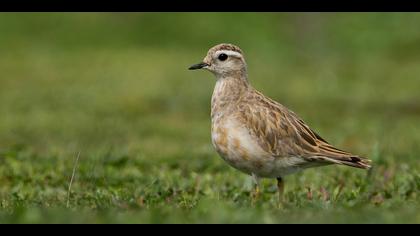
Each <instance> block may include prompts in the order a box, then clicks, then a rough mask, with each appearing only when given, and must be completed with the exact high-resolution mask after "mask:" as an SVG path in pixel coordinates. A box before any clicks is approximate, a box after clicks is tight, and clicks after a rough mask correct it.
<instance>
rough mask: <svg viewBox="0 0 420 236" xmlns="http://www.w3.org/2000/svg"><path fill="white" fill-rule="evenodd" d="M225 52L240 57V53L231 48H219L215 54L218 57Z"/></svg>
mask: <svg viewBox="0 0 420 236" xmlns="http://www.w3.org/2000/svg"><path fill="white" fill-rule="evenodd" d="M222 53H224V54H226V55H228V56H233V57H239V58H241V57H242V54H240V53H239V52H235V51H231V50H219V51H217V52H216V56H217V57H218V56H219V55H220V54H222Z"/></svg>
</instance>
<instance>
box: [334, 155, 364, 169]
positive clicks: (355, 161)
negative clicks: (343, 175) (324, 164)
mask: <svg viewBox="0 0 420 236" xmlns="http://www.w3.org/2000/svg"><path fill="white" fill-rule="evenodd" d="M326 160H328V161H330V162H332V163H335V164H339V165H346V166H351V167H356V168H360V169H370V168H372V165H371V163H372V161H371V160H369V159H367V158H364V157H358V156H348V157H340V158H336V157H326Z"/></svg>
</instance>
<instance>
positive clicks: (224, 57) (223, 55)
mask: <svg viewBox="0 0 420 236" xmlns="http://www.w3.org/2000/svg"><path fill="white" fill-rule="evenodd" d="M218 58H219V60H221V61H224V60H226V59H227V58H228V55H226V54H224V53H222V54H220V55H219V57H218Z"/></svg>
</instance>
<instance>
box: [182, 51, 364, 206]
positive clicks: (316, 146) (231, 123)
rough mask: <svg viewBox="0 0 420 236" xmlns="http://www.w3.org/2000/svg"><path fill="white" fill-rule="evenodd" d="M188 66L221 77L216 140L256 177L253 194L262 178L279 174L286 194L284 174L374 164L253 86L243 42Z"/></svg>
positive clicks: (232, 161) (214, 110) (214, 104)
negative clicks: (336, 143) (332, 141)
mask: <svg viewBox="0 0 420 236" xmlns="http://www.w3.org/2000/svg"><path fill="white" fill-rule="evenodd" d="M188 69H189V70H197V69H204V70H207V71H210V72H211V73H213V74H214V76H215V77H216V84H215V87H214V90H213V95H212V98H211V140H212V144H213V146H214V148H215V150H216V151H217V153H218V154H219V155H220V156H221V158H222V159H223V160H224V161H226V162H227V163H228V164H229V165H230V166H232V167H234V168H235V169H237V170H239V171H241V172H243V173H245V174H248V175H250V176H252V179H253V181H254V184H255V185H254V187H255V188H254V193H253V196H256V197H257V196H258V195H259V193H260V190H259V189H260V188H259V181H260V179H261V178H271V179H276V180H277V188H278V193H279V197H280V198H282V196H283V192H284V186H285V184H284V177H285V176H287V175H290V174H293V173H296V172H300V171H302V170H305V169H307V168H311V167H320V166H326V165H331V164H339V165H345V166H350V167H356V168H361V169H370V168H371V167H372V166H371V160H369V159H368V158H365V157H361V156H358V155H354V154H351V153H350V152H347V151H343V150H341V149H338V148H336V147H334V146H333V145H331V144H330V143H329V142H327V141H326V140H325V139H323V138H322V137H321V136H320V135H318V134H317V133H316V132H315V131H314V130H312V129H311V128H310V127H309V126H308V125H307V124H306V123H305V122H304V121H303V120H302V119H301V118H300V117H299V116H298V115H297V114H296V113H294V112H293V111H292V110H290V109H288V108H287V107H285V106H284V105H282V104H280V103H278V102H276V101H275V100H273V99H271V98H269V97H267V96H265V95H264V94H262V93H261V92H259V91H258V90H256V89H255V88H254V87H253V86H251V84H250V82H249V80H248V73H247V64H246V62H245V57H244V54H243V52H242V50H241V49H240V48H239V47H238V46H236V45H233V44H230V43H222V44H218V45H216V46H214V47H212V48H210V49H209V50H208V53H207V55H206V56H205V57H204V59H203V60H202V62H200V63H198V64H194V65H192V66H190V67H189V68H188Z"/></svg>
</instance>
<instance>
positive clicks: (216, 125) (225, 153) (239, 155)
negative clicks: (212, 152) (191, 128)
mask: <svg viewBox="0 0 420 236" xmlns="http://www.w3.org/2000/svg"><path fill="white" fill-rule="evenodd" d="M211 135H212V143H213V146H214V147H215V149H216V151H217V152H218V153H219V155H220V156H221V157H222V158H223V159H224V160H225V161H226V162H227V163H228V164H230V165H231V166H232V167H234V168H236V169H238V170H240V171H242V172H245V173H247V174H255V175H257V176H259V177H269V178H276V177H281V176H284V175H288V174H291V173H293V172H295V171H297V170H298V168H296V167H294V164H296V163H295V161H297V160H298V159H296V160H295V158H293V157H285V158H278V157H273V156H271V155H270V154H269V153H267V152H265V151H264V150H263V149H262V148H261V147H260V146H259V145H258V143H257V141H256V140H255V139H254V138H253V137H252V134H250V132H249V131H248V129H246V128H245V126H244V125H243V124H241V123H240V122H239V121H238V120H236V119H235V118H234V117H228V118H221V117H219V118H217V117H216V119H215V120H213V122H212V132H211Z"/></svg>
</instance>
